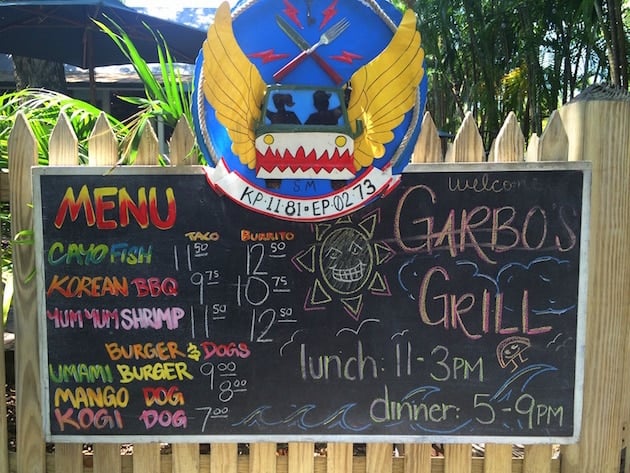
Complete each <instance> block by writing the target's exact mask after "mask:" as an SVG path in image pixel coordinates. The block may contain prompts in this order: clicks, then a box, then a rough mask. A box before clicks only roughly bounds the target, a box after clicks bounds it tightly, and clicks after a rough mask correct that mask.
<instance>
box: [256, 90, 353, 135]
mask: <svg viewBox="0 0 630 473" xmlns="http://www.w3.org/2000/svg"><path fill="white" fill-rule="evenodd" d="M265 124H267V125H272V124H287V125H317V126H322V125H324V126H326V125H330V126H339V125H345V120H344V116H343V111H342V109H341V104H340V99H339V95H338V94H336V93H334V92H330V91H328V90H301V89H300V90H295V89H291V90H289V91H278V90H272V91H270V93H269V96H268V97H267V108H266V111H265Z"/></svg>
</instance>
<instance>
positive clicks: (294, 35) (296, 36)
mask: <svg viewBox="0 0 630 473" xmlns="http://www.w3.org/2000/svg"><path fill="white" fill-rule="evenodd" d="M276 23H277V24H278V26H279V27H280V29H281V30H282V31H284V32H285V34H286V35H287V36H288V37H289V39H290V40H291V41H293V42H294V43H295V44H296V45H297V46H298V47H299V48H300V49H301V50H302V51H306V50H307V49H309V48H310V47H311V45H310V44H309V43H308V41H306V40H305V39H304V38H303V37H302V35H300V33H298V32H297V31H296V30H295V29H294V28H293V27H292V26H291V25H290V24H289V22H288V21H286V20H285V19H284V18H282V17H281V16H280V15H276ZM310 56H311V57H312V58H313V59H314V60H315V62H316V63H317V64H319V66H320V67H321V68H322V69H323V70H324V72H326V74H328V75H329V76H330V78H331V79H332V80H333V82H334V83H335V84H337V85H340V84H342V83H343V82H344V80H343V78H342V77H341V76H340V75H339V74H337V72H336V71H335V70H334V69H333V68H332V66H331V65H330V64H328V63H327V62H326V60H325V59H324V58H322V57H321V56H320V55H319V54H318V53H317V51H313V52H311V53H310ZM276 74H277V73H276ZM276 74H274V79H275V76H276Z"/></svg>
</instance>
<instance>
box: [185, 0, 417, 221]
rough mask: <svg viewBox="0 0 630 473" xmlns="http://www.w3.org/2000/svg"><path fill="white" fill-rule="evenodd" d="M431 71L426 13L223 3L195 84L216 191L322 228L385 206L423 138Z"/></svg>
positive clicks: (345, 0) (347, 5) (317, 1)
mask: <svg viewBox="0 0 630 473" xmlns="http://www.w3.org/2000/svg"><path fill="white" fill-rule="evenodd" d="M366 32H369V41H367V40H366ZM423 64H424V52H423V50H422V48H421V46H420V33H419V32H418V31H417V29H416V17H415V14H414V13H413V12H412V11H410V10H408V11H407V12H405V13H404V14H401V13H400V12H398V11H397V10H396V9H395V8H394V7H393V6H392V5H391V4H389V3H387V2H378V1H377V0H325V1H322V0H244V1H242V2H241V3H239V4H237V5H236V7H235V8H234V11H233V12H230V9H229V6H228V4H227V3H223V4H222V5H221V6H220V7H219V8H218V9H217V12H216V16H215V19H214V23H213V24H212V25H211V26H210V28H209V29H208V37H207V40H206V41H205V42H204V44H203V48H202V50H201V52H200V55H199V58H198V60H197V65H196V73H195V81H194V84H195V92H194V93H195V100H193V103H194V110H193V115H194V121H195V123H194V124H195V129H196V132H197V137H198V142H199V143H200V146H201V148H202V150H203V152H204V155H205V157H206V160H207V162H208V167H207V174H208V182H209V184H210V185H211V186H213V187H214V188H215V189H216V190H217V192H219V193H221V194H224V195H226V196H228V197H229V198H231V199H232V200H234V201H235V202H237V203H238V204H239V205H241V206H243V207H245V208H248V209H250V210H253V211H256V212H259V213H263V214H267V215H270V216H273V217H275V218H281V219H287V220H297V221H312V222H318V221H325V220H330V219H334V218H338V217H340V216H343V215H346V214H349V213H351V212H353V211H355V210H357V209H359V208H362V207H363V206H364V205H365V204H366V203H368V202H369V201H371V200H373V199H375V198H378V197H379V196H382V195H386V194H387V192H389V191H390V190H391V189H392V188H393V187H394V186H395V185H396V184H397V183H398V181H399V176H398V174H400V172H402V169H403V168H404V167H405V166H406V164H407V163H408V162H409V159H410V158H411V153H412V151H413V145H414V143H415V139H416V138H417V135H418V133H419V131H420V123H421V118H422V117H421V112H422V110H423V109H424V103H425V98H426V83H427V80H426V75H425V74H424V66H423Z"/></svg>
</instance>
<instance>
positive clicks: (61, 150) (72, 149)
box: [48, 112, 79, 166]
mask: <svg viewBox="0 0 630 473" xmlns="http://www.w3.org/2000/svg"><path fill="white" fill-rule="evenodd" d="M48 164H49V165H50V166H76V165H78V164H79V140H78V139H77V135H76V134H75V133H74V130H73V129H72V125H71V124H70V120H68V117H67V116H66V114H65V113H63V112H62V113H60V114H59V117H58V118H57V123H56V124H55V127H54V128H53V131H52V133H51V134H50V139H49V142H48Z"/></svg>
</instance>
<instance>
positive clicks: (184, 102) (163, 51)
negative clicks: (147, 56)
mask: <svg viewBox="0 0 630 473" xmlns="http://www.w3.org/2000/svg"><path fill="white" fill-rule="evenodd" d="M109 21H110V22H111V24H112V27H111V28H110V27H109V26H108V25H106V24H104V23H102V22H98V21H95V23H96V24H97V25H98V26H99V28H100V29H101V30H102V31H104V32H105V33H106V34H107V35H108V36H109V37H110V38H111V39H112V41H114V42H115V43H116V45H117V46H118V48H119V49H120V50H121V51H122V52H123V54H124V55H125V56H126V57H127V58H128V59H129V62H130V64H131V65H132V66H133V68H134V70H135V71H136V73H137V74H138V77H139V78H140V80H141V82H142V84H143V85H144V92H145V97H129V96H120V97H119V98H120V99H121V100H124V101H126V102H128V103H131V104H134V105H136V106H138V113H137V114H136V115H134V116H133V117H132V119H131V120H130V121H129V122H128V126H129V128H130V131H129V135H128V137H127V140H126V141H125V145H126V146H125V152H126V154H127V155H128V156H129V157H130V159H131V160H133V156H134V154H135V151H136V149H137V143H138V140H139V137H140V136H142V131H143V130H144V128H145V127H146V125H147V123H148V122H149V121H152V120H161V121H162V122H163V123H164V124H165V125H166V126H167V127H170V128H171V129H173V128H175V126H176V125H177V122H178V121H179V119H180V118H181V117H182V116H185V117H186V118H187V119H188V123H192V111H191V100H192V94H191V89H190V87H187V85H186V84H185V83H184V81H183V80H182V76H181V74H180V71H179V69H178V68H177V66H176V64H175V62H174V58H173V57H172V56H171V53H170V51H169V49H168V45H167V44H166V41H165V40H164V37H163V36H162V35H160V34H159V33H155V32H153V31H152V30H151V29H150V28H149V27H148V26H147V29H148V30H149V31H150V32H151V34H152V35H153V37H154V38H155V43H156V48H157V52H158V57H159V60H160V62H159V67H160V76H159V78H158V77H156V76H155V74H154V73H153V71H152V70H151V68H150V67H149V65H148V64H147V62H146V61H145V60H144V59H143V58H142V56H140V54H139V53H138V50H137V49H136V47H135V46H134V44H133V41H132V40H131V39H130V38H129V36H128V35H127V34H126V33H125V31H124V30H123V29H122V28H121V27H120V26H119V25H118V24H116V23H115V22H114V21H113V20H111V19H110V20H109ZM145 26H146V25H145ZM194 152H195V153H196V154H197V162H199V163H201V162H202V158H201V154H200V152H199V151H198V150H194Z"/></svg>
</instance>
